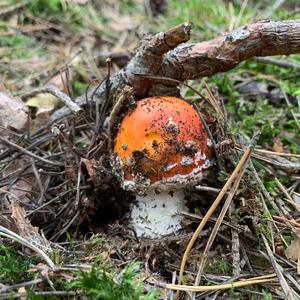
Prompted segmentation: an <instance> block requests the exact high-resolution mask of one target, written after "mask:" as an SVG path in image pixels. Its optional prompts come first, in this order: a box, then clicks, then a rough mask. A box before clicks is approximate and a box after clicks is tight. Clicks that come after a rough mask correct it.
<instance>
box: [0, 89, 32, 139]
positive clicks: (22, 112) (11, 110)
mask: <svg viewBox="0 0 300 300" xmlns="http://www.w3.org/2000/svg"><path fill="white" fill-rule="evenodd" d="M27 112H28V108H27V107H26V105H25V104H24V102H23V101H22V100H21V99H20V98H17V97H13V96H12V95H11V94H10V93H9V92H6V91H2V92H0V126H2V127H5V128H13V129H15V130H17V131H20V132H22V131H24V129H25V128H26V124H27V118H28V117H27ZM3 132H4V131H3V129H1V128H0V134H3Z"/></svg>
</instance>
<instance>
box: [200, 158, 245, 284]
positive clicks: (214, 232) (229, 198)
mask: <svg viewBox="0 0 300 300" xmlns="http://www.w3.org/2000/svg"><path fill="white" fill-rule="evenodd" d="M249 158H250V155H249V156H248V159H249ZM247 162H248V160H246V161H245V162H244V164H243V165H242V166H241V170H240V173H239V174H238V175H237V177H236V178H235V181H234V183H233V186H232V188H231V190H230V192H229V194H228V196H227V199H226V201H225V203H224V205H223V208H222V210H221V212H220V215H219V217H218V219H217V221H216V223H215V225H214V228H213V230H212V233H211V235H210V237H209V239H208V242H207V244H206V247H205V250H204V253H203V256H202V260H201V262H200V264H199V269H198V273H197V277H196V280H195V286H197V285H199V283H200V280H201V275H202V272H203V269H204V266H205V263H206V258H207V254H208V252H209V250H210V248H211V246H212V244H213V242H214V240H215V238H216V235H217V233H218V230H219V228H220V226H221V224H222V222H223V219H224V217H225V214H226V212H227V210H228V208H229V206H230V203H231V201H232V199H233V196H234V194H235V192H236V190H237V188H238V186H239V184H240V181H241V179H242V177H243V175H244V173H245V170H246V165H247Z"/></svg>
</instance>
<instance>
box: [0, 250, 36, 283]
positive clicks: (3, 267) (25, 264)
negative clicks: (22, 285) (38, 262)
mask: <svg viewBox="0 0 300 300" xmlns="http://www.w3.org/2000/svg"><path fill="white" fill-rule="evenodd" d="M30 263H32V259H30V258H28V257H24V256H22V255H21V254H19V253H18V252H17V251H16V250H15V249H14V248H12V247H10V246H6V245H0V281H1V282H2V283H4V284H14V283H18V282H21V281H26V280H30V279H32V277H33V275H32V274H31V273H27V272H26V271H27V270H28V268H29V265H30Z"/></svg>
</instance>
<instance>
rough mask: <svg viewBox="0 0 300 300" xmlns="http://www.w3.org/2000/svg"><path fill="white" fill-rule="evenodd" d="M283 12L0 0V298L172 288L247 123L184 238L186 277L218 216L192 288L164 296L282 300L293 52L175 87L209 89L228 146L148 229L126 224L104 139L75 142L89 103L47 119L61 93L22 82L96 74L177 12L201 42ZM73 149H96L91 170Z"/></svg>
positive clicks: (158, 293)
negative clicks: (170, 227) (173, 211)
mask: <svg viewBox="0 0 300 300" xmlns="http://www.w3.org/2000/svg"><path fill="white" fill-rule="evenodd" d="M150 2H153V3H154V2H157V3H159V4H158V5H157V6H156V7H151V6H150V4H149V3H150ZM164 3H167V4H166V5H164ZM299 18H300V5H299V4H298V1H271V0H264V1H250V0H249V1H247V0H244V1H241V0H237V1H221V0H211V1H204V0H203V1H202V0H189V1H180V0H169V1H142V0H121V1H114V0H105V1H87V0H72V1H71V0H70V1H68V0H24V1H17V0H16V1H14V0H4V1H0V226H1V227H0V299H15V298H22V299H44V298H47V299H58V298H63V299H107V300H109V299H136V300H137V299H147V300H150V299H175V292H174V290H173V288H172V284H174V283H176V279H177V278H178V273H179V270H180V262H181V260H182V256H183V254H184V252H185V250H186V247H187V244H188V242H189V240H190V239H191V236H192V234H193V232H194V231H195V229H196V228H197V226H198V224H199V222H200V221H201V220H202V219H203V218H204V216H205V214H206V212H207V210H208V208H209V207H210V205H211V203H212V202H213V201H214V199H215V198H216V196H217V195H218V192H219V191H220V190H221V188H222V187H223V186H224V184H225V183H226V181H227V180H228V178H229V177H230V175H231V173H232V172H233V170H234V168H235V166H237V165H238V162H239V160H240V157H241V155H242V153H243V149H242V148H243V147H246V146H247V145H249V143H250V141H251V139H252V137H253V136H254V135H255V134H256V132H260V138H259V140H258V142H257V145H256V148H255V149H254V150H253V152H252V156H251V159H250V163H249V164H248V167H247V168H245V174H244V176H243V177H242V179H241V182H240V185H239V187H238V189H237V190H236V191H234V192H235V196H234V198H233V202H232V203H231V204H230V207H229V210H228V213H227V214H226V216H225V217H224V220H221V217H220V211H221V209H222V206H223V205H224V202H221V204H220V205H219V207H218V208H217V209H216V211H215V212H214V214H213V215H212V217H211V218H210V219H209V222H208V223H207V225H206V227H205V228H204V230H203V231H202V232H201V236H200V237H199V238H198V239H197V241H196V242H195V244H194V246H193V248H192V250H191V252H190V255H189V258H188V261H187V264H186V267H185V273H184V276H183V278H182V283H183V284H185V285H188V286H192V285H194V282H195V279H196V276H197V273H198V270H199V262H200V261H201V260H202V258H203V253H204V251H205V250H204V249H205V247H206V245H207V243H208V241H209V239H210V238H211V237H212V235H213V228H214V226H215V224H216V223H218V221H222V222H221V226H220V227H219V228H218V230H217V234H216V237H215V239H214V240H213V244H212V246H211V247H210V249H209V251H208V252H206V253H205V259H206V263H205V267H204V270H203V273H202V278H201V282H200V286H201V287H202V289H199V290H198V291H197V293H194V292H191V291H190V290H189V291H188V289H185V292H182V294H181V295H180V297H181V299H253V300H254V299H265V300H269V299H286V297H285V294H286V293H287V292H289V293H290V294H291V295H292V296H290V297H291V298H288V299H298V298H297V297H298V295H300V281H299V277H298V274H300V273H299V272H300V239H299V238H300V233H299V228H300V222H299V221H298V220H299V217H300V175H299V170H300V84H299V75H300V55H290V56H288V57H287V56H276V57H272V58H270V57H268V58H253V59H250V60H247V61H245V62H243V63H241V64H240V65H239V66H238V67H236V68H235V69H233V70H231V71H228V72H226V73H221V74H216V75H214V76H212V77H210V78H201V79H199V80H193V81H189V82H188V83H187V84H188V85H189V87H188V86H182V87H181V95H182V97H183V98H184V99H186V100H189V101H196V102H197V101H200V97H199V95H198V94H197V93H195V92H194V90H197V91H198V93H200V94H203V95H207V93H208V91H211V92H212V93H213V95H214V96H213V97H216V99H218V101H220V102H222V103H224V105H225V109H226V112H227V116H226V119H227V136H228V137H229V138H230V139H231V140H232V141H234V143H233V144H234V145H229V147H225V149H223V152H222V153H220V160H221V161H222V169H221V170H219V171H218V172H217V176H215V177H214V178H213V179H212V180H210V181H207V182H204V183H201V186H199V187H198V189H197V190H195V191H192V192H189V193H188V195H187V196H188V198H189V199H190V205H189V208H190V212H188V213H187V212H185V213H184V212H182V214H184V217H185V219H184V226H185V234H182V235H178V236H177V235H174V236H168V237H164V238H162V239H157V240H149V239H140V238H137V237H136V236H135V235H134V234H133V233H132V231H131V230H129V229H128V227H127V226H126V212H127V210H128V203H127V201H129V200H130V197H131V195H130V193H124V191H122V190H121V189H120V187H119V186H118V183H117V181H116V180H115V179H114V178H112V176H111V174H110V177H109V170H108V169H109V165H108V164H107V161H106V159H107V156H106V154H105V150H103V149H104V148H101V147H100V146H99V148H98V147H96V148H95V149H91V147H90V144H91V141H92V140H93V142H94V141H95V140H96V141H99V143H101V139H102V138H103V136H102V135H101V134H100V135H99V136H95V135H94V133H93V132H92V130H90V127H91V124H93V122H95V115H94V113H93V110H91V109H90V108H89V109H87V115H88V118H82V117H78V118H76V117H75V118H73V117H69V118H66V119H64V120H62V121H61V122H60V123H55V124H50V125H49V121H50V116H51V113H52V112H54V111H55V110H57V109H58V108H59V107H61V106H62V104H61V102H59V100H58V99H57V98H56V97H55V96H53V95H52V94H50V93H47V92H45V91H44V92H39V93H36V92H32V91H35V90H36V89H38V88H43V87H45V86H47V85H52V86H54V87H55V88H57V89H58V90H61V91H64V92H65V93H66V94H68V95H69V97H70V98H71V99H75V98H76V97H78V96H80V95H83V94H85V93H86V91H87V90H89V89H90V88H91V87H93V86H97V84H99V82H101V81H102V80H103V79H104V78H105V77H106V76H107V73H108V65H107V58H108V57H111V58H112V64H111V66H109V68H110V72H111V73H112V74H114V73H116V72H118V71H119V70H120V69H121V68H122V67H124V66H125V65H126V64H127V63H128V61H129V60H130V58H131V57H132V56H133V54H134V53H135V49H136V48H137V47H138V45H139V42H140V40H141V38H142V37H143V35H144V34H145V33H152V32H160V31H166V30H167V29H169V28H171V27H173V26H175V25H178V24H180V23H184V22H192V23H193V29H192V35H191V41H205V40H209V39H212V38H214V37H216V36H218V35H221V34H222V33H224V32H228V31H231V30H233V29H235V28H238V27H240V26H243V25H245V24H248V23H251V22H255V21H257V20H261V19H272V20H278V19H283V20H287V19H299ZM190 87H192V88H193V89H191V88H190ZM88 121H89V122H90V124H88ZM61 124H64V125H63V126H62V125H61ZM57 132H58V133H57ZM7 141H10V142H11V144H8V143H7ZM41 158H43V159H41ZM83 158H85V159H89V161H90V162H92V163H95V161H96V159H97V161H100V163H99V166H98V167H99V170H100V171H99V172H100V173H101V171H103V174H104V175H103V177H104V178H102V177H101V176H99V177H100V178H102V179H101V180H100V181H101V182H100V183H99V182H93V181H92V180H91V178H90V177H89V175H90V174H89V172H88V171H87V167H88V165H87V167H86V165H85V163H83V160H82V159H83ZM92 159H94V160H92ZM244 167H245V166H242V168H244ZM101 168H102V169H101ZM5 229H9V231H5ZM13 232H15V233H17V235H16V236H14V235H13ZM26 241H27V244H26ZM28 243H29V245H28ZM30 246H31V249H29V248H30ZM37 249H42V250H43V253H44V254H45V256H41V254H39V253H38V252H37V251H38V250H37ZM51 264H55V267H54V268H52V267H51V266H52V265H51ZM261 276H266V277H264V278H262V277H261ZM257 277H259V279H258V282H257V283H256V284H255V278H257ZM253 280H254V281H253ZM247 281H248V283H247V284H246V285H245V286H242V285H240V283H241V282H243V283H245V282H247ZM166 284H170V285H168V286H166ZM222 284H229V288H227V289H224V290H221V289H220V288H218V286H220V285H222ZM211 286H212V287H211ZM173 287H174V286H173ZM210 287H211V288H210ZM293 297H294V298H293Z"/></svg>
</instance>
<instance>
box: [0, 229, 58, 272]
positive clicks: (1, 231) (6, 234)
mask: <svg viewBox="0 0 300 300" xmlns="http://www.w3.org/2000/svg"><path fill="white" fill-rule="evenodd" d="M0 236H3V237H6V238H9V239H12V240H14V241H16V242H18V243H20V244H22V245H24V246H26V247H28V248H30V249H31V250H32V251H34V252H36V253H37V254H38V255H39V256H40V257H41V258H42V259H43V260H45V262H46V263H47V264H48V266H49V267H50V268H51V269H54V268H55V264H54V263H53V261H52V260H51V259H50V257H49V256H48V255H47V254H46V253H45V252H44V251H42V250H41V249H39V248H38V247H36V246H35V245H33V244H31V243H29V242H28V241H26V240H25V239H23V238H22V237H21V236H19V235H18V234H16V233H15V232H13V231H11V230H9V229H7V228H5V227H3V226H1V225H0Z"/></svg>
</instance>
